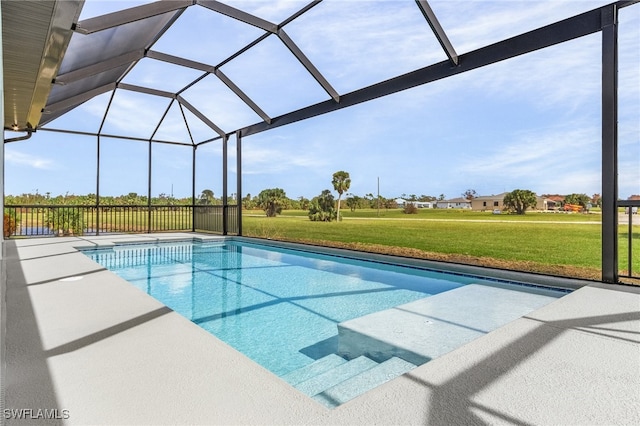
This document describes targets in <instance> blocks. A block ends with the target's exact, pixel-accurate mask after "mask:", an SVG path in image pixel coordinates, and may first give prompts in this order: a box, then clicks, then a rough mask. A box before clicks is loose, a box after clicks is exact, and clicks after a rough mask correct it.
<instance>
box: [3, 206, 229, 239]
mask: <svg viewBox="0 0 640 426" xmlns="http://www.w3.org/2000/svg"><path fill="white" fill-rule="evenodd" d="M4 213H5V214H4V236H5V238H8V237H13V236H17V237H52V236H72V235H100V234H107V233H141V232H146V233H149V232H169V231H195V230H200V231H208V232H215V233H220V234H227V233H230V234H237V232H238V209H237V206H235V205H233V206H222V205H218V206H190V205H189V206H184V205H177V206H176V205H152V206H139V205H138V206H133V205H117V206H113V205H108V206H70V205H65V206H62V205H59V206H49V205H7V206H5V209H4ZM224 215H226V217H227V220H226V221H225V220H223V217H224ZM225 228H226V229H225Z"/></svg>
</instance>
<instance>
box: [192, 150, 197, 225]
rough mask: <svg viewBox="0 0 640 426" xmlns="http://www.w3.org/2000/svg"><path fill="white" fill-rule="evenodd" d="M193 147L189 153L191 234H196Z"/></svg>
mask: <svg viewBox="0 0 640 426" xmlns="http://www.w3.org/2000/svg"><path fill="white" fill-rule="evenodd" d="M197 148H198V145H193V152H192V153H191V232H196V149H197Z"/></svg>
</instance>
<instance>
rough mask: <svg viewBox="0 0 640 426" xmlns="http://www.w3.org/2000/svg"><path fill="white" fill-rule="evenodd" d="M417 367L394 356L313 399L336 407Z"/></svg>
mask: <svg viewBox="0 0 640 426" xmlns="http://www.w3.org/2000/svg"><path fill="white" fill-rule="evenodd" d="M415 367H416V365H415V364H412V363H410V362H407V361H405V360H403V359H401V358H396V357H393V358H390V359H388V360H387V361H384V362H383V363H380V364H378V365H376V366H374V367H372V368H370V369H368V370H365V371H363V372H362V373H360V374H357V375H355V376H352V377H350V378H348V379H347V380H345V381H343V382H341V383H338V384H336V385H335V386H333V387H331V388H329V389H326V390H324V391H322V392H320V393H318V394H316V395H314V396H313V399H315V400H316V401H318V402H320V403H321V404H324V405H326V406H327V407H330V408H334V407H337V406H338V405H340V404H343V403H345V402H347V401H349V400H351V399H353V398H355V397H356V396H358V395H362V394H363V393H365V392H367V391H370V390H371V389H373V388H376V387H378V386H380V385H381V384H383V383H386V382H388V381H389V380H392V379H395V378H396V377H398V376H401V375H403V374H404V373H406V372H407V371H410V370H412V369H414V368H415Z"/></svg>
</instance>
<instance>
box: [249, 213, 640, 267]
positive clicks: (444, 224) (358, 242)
mask: <svg viewBox="0 0 640 426" xmlns="http://www.w3.org/2000/svg"><path fill="white" fill-rule="evenodd" d="M247 213H249V214H250V212H247ZM343 213H344V214H343V221H341V222H339V223H338V222H330V223H326V222H311V221H309V220H308V218H307V215H306V212H305V211H285V212H283V214H282V215H280V216H278V217H276V218H267V217H264V215H263V214H261V212H255V215H249V214H246V215H245V217H244V218H243V234H244V235H247V236H256V237H261V238H271V239H277V240H287V241H299V242H306V243H313V244H320V245H328V246H336V247H346V248H352V249H357V250H363V251H371V252H378V253H388V254H396V255H403V256H410V257H419V258H426V259H436V260H445V261H452V262H460V263H469V264H476V265H484V266H492V267H498V268H504V269H514V270H525V271H531V272H539V273H549V274H554V275H563V276H571V277H582V278H589V279H599V278H600V277H601V271H600V268H601V257H602V256H601V235H600V233H601V226H600V215H599V214H588V215H586V214H564V213H555V214H554V213H528V214H526V215H523V216H517V215H508V214H501V215H493V214H491V213H490V212H471V211H464V212H463V211H456V210H419V211H418V214H416V215H407V214H404V213H402V211H401V210H399V209H398V210H393V211H392V210H389V211H384V210H382V211H381V212H380V216H379V217H378V212H377V211H376V210H364V211H356V212H350V211H345V212H343ZM638 222H640V220H638ZM639 224H640V223H639ZM639 240H640V232H638V233H636V232H634V242H636V245H635V247H638V248H636V249H635V250H634V259H633V268H634V271H635V273H636V274H638V271H640V241H639ZM626 241H627V226H626V225H625V226H620V244H619V245H620V247H619V249H620V254H619V256H620V269H621V272H624V271H626V269H627V243H626Z"/></svg>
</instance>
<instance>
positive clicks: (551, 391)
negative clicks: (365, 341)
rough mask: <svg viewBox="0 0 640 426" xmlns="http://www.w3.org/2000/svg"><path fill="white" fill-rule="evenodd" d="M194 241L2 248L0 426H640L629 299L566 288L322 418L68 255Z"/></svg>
mask: <svg viewBox="0 0 640 426" xmlns="http://www.w3.org/2000/svg"><path fill="white" fill-rule="evenodd" d="M194 236H202V235H198V234H191V233H185V234H178V233H176V234H145V235H109V236H100V237H59V238H46V239H45V238H42V239H25V240H10V241H5V242H4V248H5V254H4V256H3V260H2V271H1V273H2V277H3V279H2V286H3V288H2V295H3V300H2V302H3V304H2V312H1V314H2V334H3V336H2V338H3V347H2V349H3V352H2V355H3V359H2V388H3V398H4V400H3V403H4V406H3V407H2V408H3V410H2V411H3V419H4V421H5V423H7V424H53V423H60V424H74V425H75V424H78V425H87V424H101V425H108V424H113V425H133V424H145V425H160V424H332V425H334V424H335V425H342V424H362V425H371V424H434V425H444V424H485V423H487V424H581V425H582V424H618V425H620V424H640V288H638V287H629V286H617V285H607V284H601V283H594V282H577V281H575V280H570V281H567V282H568V283H569V285H572V286H575V285H581V284H585V285H584V287H581V288H579V289H578V290H576V291H574V292H572V293H571V294H569V295H567V296H565V297H563V298H561V299H558V300H556V301H554V302H552V303H551V304H549V305H547V306H545V307H543V308H541V309H539V310H536V311H534V312H532V313H530V314H528V315H526V316H525V317H522V318H520V319H518V320H515V321H513V322H511V323H509V324H507V325H506V326H504V327H501V328H499V329H497V330H495V331H493V332H491V333H489V334H487V335H486V336H484V337H481V338H479V339H477V340H474V341H472V342H471V343H468V344H466V345H464V346H462V347H460V348H458V349H455V350H453V351H452V352H449V353H448V354H445V355H443V356H441V357H439V358H437V359H435V360H433V361H431V362H428V363H426V364H424V365H422V366H420V367H418V368H416V369H414V370H412V371H410V372H409V373H406V374H404V375H402V376H400V377H398V378H396V379H394V380H392V381H390V382H387V383H385V384H384V385H382V386H380V387H378V388H376V389H374V390H372V391H369V392H367V393H365V394H363V395H361V396H359V397H357V398H355V399H353V400H351V401H349V402H347V403H345V404H343V405H341V406H339V407H337V408H335V409H328V408H325V407H324V406H323V405H321V404H320V403H318V402H316V401H314V400H312V399H311V398H308V397H307V396H305V395H304V394H302V393H301V392H299V391H297V390H296V389H295V388H293V387H292V386H290V385H289V384H287V383H286V382H284V381H283V380H281V379H279V378H278V377H276V376H275V375H273V374H272V373H270V372H269V371H267V370H265V369H264V368H262V367H261V366H259V365H257V364H256V363H254V362H253V361H251V360H249V359H248V358H246V357H245V356H244V355H242V354H241V353H239V352H237V351H236V350H234V349H233V348H231V347H229V346H228V345H226V344H225V343H223V342H222V341H220V340H218V339H216V338H215V337H214V336H212V335H210V334H209V333H207V332H206V331H204V330H202V329H200V328H199V327H198V326H196V325H195V324H192V323H191V322H190V321H188V320H187V319H185V318H183V317H181V316H180V315H178V314H177V313H175V312H173V311H171V310H170V309H168V308H166V307H165V306H164V305H162V304H161V303H160V302H158V301H156V300H155V299H153V298H151V297H150V296H148V295H146V294H144V293H143V292H141V291H139V290H138V289H136V288H135V287H133V286H132V285H130V284H129V283H127V282H126V281H124V280H122V279H120V278H118V277H117V276H115V275H114V274H112V273H111V272H109V271H107V270H105V269H104V268H103V267H101V266H100V265H98V264H96V263H94V262H93V261H91V260H90V259H89V258H88V257H86V256H85V255H83V254H82V253H79V252H78V251H77V250H76V249H75V247H80V246H82V247H90V246H93V245H109V244H112V243H113V242H126V241H148V242H153V241H156V240H158V239H162V240H167V239H191V238H193V237H194ZM202 237H203V238H211V237H209V236H202ZM213 238H215V237H213ZM549 279H550V280H554V279H551V278H549ZM557 281H558V282H559V283H560V282H563V281H564V280H557ZM29 410H30V411H29ZM38 410H49V411H48V412H46V413H45V412H43V411H38ZM51 410H57V411H51ZM52 414H53V415H54V416H56V415H57V417H60V418H61V419H58V420H45V419H42V418H38V416H40V417H44V416H47V415H48V416H51V415H52ZM20 415H21V416H22V417H27V418H26V419H24V418H23V419H22V420H20V419H17V417H19V416H20Z"/></svg>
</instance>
